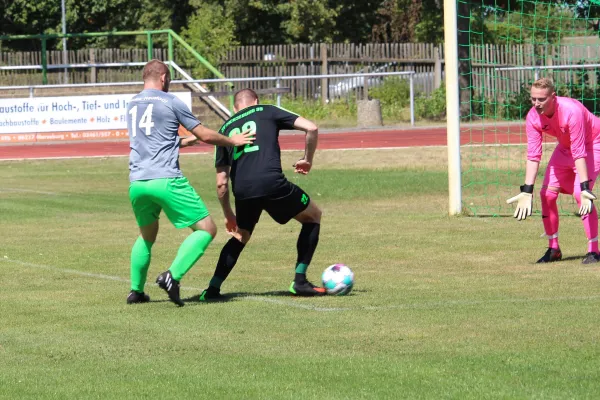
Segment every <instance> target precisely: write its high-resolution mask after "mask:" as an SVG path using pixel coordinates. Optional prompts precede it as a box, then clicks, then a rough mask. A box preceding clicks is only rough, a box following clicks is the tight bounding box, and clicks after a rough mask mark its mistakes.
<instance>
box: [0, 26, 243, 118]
mask: <svg viewBox="0 0 600 400" xmlns="http://www.w3.org/2000/svg"><path fill="white" fill-rule="evenodd" d="M164 34H167V35H168V37H167V45H168V57H169V61H173V62H174V61H175V60H174V51H173V45H174V41H175V42H177V43H179V44H180V45H181V46H182V47H183V48H184V49H186V50H187V51H188V52H189V53H190V54H191V55H192V56H194V58H196V60H198V61H199V62H200V63H201V64H202V65H203V66H204V67H205V68H206V69H207V70H209V71H210V72H212V73H213V74H215V76H217V77H218V78H221V79H225V76H224V75H223V74H222V73H221V72H219V70H217V69H216V68H215V67H214V66H213V65H212V64H211V63H209V62H208V61H207V60H206V59H205V58H204V57H202V56H201V55H200V54H199V53H198V52H197V51H196V50H194V48H193V47H192V46H190V45H189V44H188V43H187V42H186V41H185V40H183V39H182V38H181V36H179V35H178V34H177V33H175V32H174V31H173V30H171V29H161V30H155V31H123V32H93V33H65V34H62V33H56V34H51V35H13V36H0V40H21V39H38V40H40V41H41V53H42V57H41V65H42V83H43V84H44V85H46V84H47V83H48V59H47V56H46V47H47V41H48V40H53V39H62V38H67V39H69V38H91V37H104V36H107V37H108V36H141V35H144V36H146V38H147V48H148V60H151V59H152V56H153V54H152V53H153V48H154V46H153V40H152V37H153V36H154V35H164ZM169 68H170V69H171V75H173V67H172V66H169ZM228 85H229V87H230V88H233V83H231V82H229V83H228ZM230 103H231V104H230V107H231V109H233V97H232V96H230Z"/></svg>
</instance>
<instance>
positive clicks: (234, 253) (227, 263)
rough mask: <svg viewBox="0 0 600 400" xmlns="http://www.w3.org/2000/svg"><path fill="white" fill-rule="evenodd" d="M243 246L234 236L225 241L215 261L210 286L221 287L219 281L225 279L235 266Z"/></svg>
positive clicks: (221, 281)
mask: <svg viewBox="0 0 600 400" xmlns="http://www.w3.org/2000/svg"><path fill="white" fill-rule="evenodd" d="M245 246H246V245H245V244H244V243H242V242H240V241H239V240H237V239H236V238H231V239H229V241H228V242H227V243H225V246H223V249H222V250H221V255H219V261H217V268H215V273H214V276H213V278H212V279H211V281H210V285H211V286H213V287H216V288H217V289H219V288H220V287H221V283H223V281H224V280H225V279H227V276H229V273H230V272H231V270H232V269H233V267H235V264H236V263H237V260H238V258H239V257H240V254H241V253H242V250H244V247H245Z"/></svg>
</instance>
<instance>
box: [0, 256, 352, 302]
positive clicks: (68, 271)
mask: <svg viewBox="0 0 600 400" xmlns="http://www.w3.org/2000/svg"><path fill="white" fill-rule="evenodd" d="M0 261H4V262H8V263H13V264H18V265H22V266H25V267H31V268H37V269H45V270H49V271H55V272H61V273H66V274H73V275H79V276H85V277H88V278H97V279H104V280H110V281H116V282H123V283H129V279H125V278H121V277H118V276H113V275H104V274H94V273H91V272H84V271H78V270H76V269H68V268H58V267H54V266H51V265H43V264H34V263H30V262H27V261H20V260H12V259H9V258H0ZM152 286H158V285H156V284H152ZM181 289H183V290H190V291H195V292H198V293H200V292H201V291H202V290H203V289H200V288H195V287H190V286H181ZM236 298H239V299H240V300H249V301H260V302H263V303H271V304H278V305H282V306H288V307H294V308H300V309H304V310H311V311H346V310H350V309H349V308H331V307H317V306H312V305H309V304H297V303H294V302H292V301H283V300H277V299H271V298H268V297H261V296H238V297H236Z"/></svg>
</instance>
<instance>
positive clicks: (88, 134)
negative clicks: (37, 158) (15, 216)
mask: <svg viewBox="0 0 600 400" xmlns="http://www.w3.org/2000/svg"><path fill="white" fill-rule="evenodd" d="M173 94H174V95H175V96H177V97H179V98H180V99H181V100H182V101H183V102H184V103H185V104H186V105H187V106H188V107H189V108H190V110H191V108H192V95H191V93H190V92H175V93H173ZM133 96H135V94H111V95H92V96H68V97H36V98H19V99H0V143H2V142H37V141H55V140H56V141H60V140H93V139H112V138H127V119H126V117H127V115H126V111H127V104H128V103H129V100H130V99H131V98H132V97H133Z"/></svg>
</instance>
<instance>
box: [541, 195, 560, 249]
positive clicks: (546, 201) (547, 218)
mask: <svg viewBox="0 0 600 400" xmlns="http://www.w3.org/2000/svg"><path fill="white" fill-rule="evenodd" d="M557 199H558V192H554V191H552V190H547V189H546V188H542V190H540V201H541V203H542V222H543V223H544V231H545V232H546V236H547V237H548V247H550V248H552V249H558V248H559V246H558V206H557V205H556V200H557Z"/></svg>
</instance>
